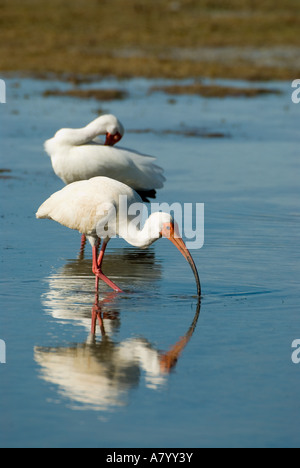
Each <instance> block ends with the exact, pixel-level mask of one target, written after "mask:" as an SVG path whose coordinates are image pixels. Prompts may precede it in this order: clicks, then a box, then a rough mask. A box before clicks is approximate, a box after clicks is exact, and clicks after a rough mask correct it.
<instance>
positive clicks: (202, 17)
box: [0, 0, 300, 79]
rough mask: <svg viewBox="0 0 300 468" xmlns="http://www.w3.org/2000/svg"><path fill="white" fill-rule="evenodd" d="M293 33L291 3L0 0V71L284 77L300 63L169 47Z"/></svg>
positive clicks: (270, 41)
mask: <svg viewBox="0 0 300 468" xmlns="http://www.w3.org/2000/svg"><path fill="white" fill-rule="evenodd" d="M299 30H300V15H299V0H285V1H284V2H283V1H282V0H52V1H51V2H44V1H42V0H0V70H2V71H29V72H43V73H44V72H54V73H59V74H60V73H73V74H98V75H111V74H113V75H116V76H119V77H131V76H147V77H154V76H166V77H174V78H183V77H187V76H224V77H235V78H238V77H240V78H250V79H257V78H263V79H268V78H276V79H281V78H287V77H288V78H289V77H295V76H296V75H297V73H295V72H296V71H298V70H299V72H300V65H299V66H298V68H297V65H295V64H294V63H293V64H291V65H289V64H284V65H283V66H276V65H274V66H270V65H264V64H261V63H259V64H256V63H255V61H254V63H252V62H251V63H250V62H249V60H243V59H239V60H238V61H233V62H230V63H226V60H224V61H220V60H215V61H214V60H213V61H211V60H204V61H202V60H201V57H200V58H199V60H187V59H183V60H180V61H178V60H177V59H176V57H174V50H177V49H181V50H182V49H186V48H188V49H197V48H200V49H201V48H206V47H221V48H224V47H229V46H230V47H232V46H234V47H239V48H243V47H253V48H254V49H256V48H258V49H259V48H261V47H269V48H270V49H272V48H274V47H279V46H280V47H282V46H284V47H292V46H293V47H299ZM224 50H225V51H226V49H224ZM175 55H176V54H175Z"/></svg>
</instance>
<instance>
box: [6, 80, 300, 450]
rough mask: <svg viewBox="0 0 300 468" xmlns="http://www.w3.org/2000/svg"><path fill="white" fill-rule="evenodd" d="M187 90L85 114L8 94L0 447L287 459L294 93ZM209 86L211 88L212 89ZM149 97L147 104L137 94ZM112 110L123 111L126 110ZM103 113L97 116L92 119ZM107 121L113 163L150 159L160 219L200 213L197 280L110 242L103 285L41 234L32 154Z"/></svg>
mask: <svg viewBox="0 0 300 468" xmlns="http://www.w3.org/2000/svg"><path fill="white" fill-rule="evenodd" d="M178 84H179V85H182V86H188V85H192V84H193V83H191V82H190V81H189V80H184V81H180V82H178V81H176V82H173V81H172V80H143V79H136V80H128V81H126V80H125V81H124V80H123V81H117V80H107V81H102V82H98V83H85V84H83V85H81V86H80V88H81V89H84V90H88V89H93V88H97V89H104V90H105V89H112V88H113V89H117V90H120V91H121V92H124V91H125V92H126V96H127V97H126V98H125V99H122V100H119V99H115V100H112V101H105V102H103V104H102V102H99V101H98V100H95V99H93V98H91V99H76V97H74V96H69V97H64V96H61V95H58V93H57V95H51V96H50V95H48V96H45V92H47V90H49V89H57V90H59V91H61V92H65V91H69V90H70V89H73V85H71V84H69V83H63V82H53V81H51V82H48V81H47V80H40V81H39V80H33V79H18V78H16V77H11V78H9V79H7V90H8V95H7V104H6V105H2V106H1V108H0V111H1V130H0V132H1V134H0V138H1V164H0V169H1V170H0V188H1V212H0V216H1V225H2V228H1V282H0V286H1V291H0V294H1V314H0V339H2V340H4V341H5V343H6V364H1V365H0V374H1V385H0V412H1V423H0V445H1V446H9V447H16V446H22V447H23V446H24V447H76V446H82V447H90V446H93V447H203V446H207V447H216V446H224V447H232V446H238V447H242V446H243V447H249V446H257V447H261V446H263V447H266V446H267V447H278V446H284V447H289V446H299V442H300V440H299V434H298V432H299V431H298V419H299V416H300V408H299V406H300V405H299V395H298V394H299V392H298V388H299V382H300V374H299V372H300V364H299V365H297V364H294V363H293V362H292V359H291V356H292V352H293V349H292V348H291V345H292V342H293V340H295V339H300V336H299V335H300V332H299V329H300V318H299V299H300V293H299V252H298V250H299V227H300V217H299V154H298V151H299V150H298V149H299V110H300V107H299V106H297V105H295V104H293V103H292V101H291V87H290V83H269V84H262V83H258V84H255V83H251V84H249V83H243V82H230V81H226V82H223V81H217V82H213V84H214V85H222V86H223V85H224V86H234V87H241V88H249V87H253V88H255V87H257V88H260V89H261V88H262V87H263V88H265V89H269V90H272V91H273V90H274V89H275V90H278V91H279V93H275V94H274V93H270V94H266V93H258V94H257V95H255V93H254V97H252V98H249V97H243V96H242V97H241V96H238V97H237V96H235V97H233V96H231V97H225V98H219V97H214V98H207V97H203V96H196V95H189V94H187V95H185V94H180V95H178V94H177V95H176V94H175V95H173V94H172V95H169V94H166V93H165V92H164V91H163V90H162V88H163V87H166V86H174V85H178ZM208 84H210V83H208ZM154 87H156V88H160V90H159V89H157V91H156V92H153V91H152V92H151V94H150V90H151V89H153V88H154ZM122 96H123V94H122ZM100 107H101V108H100ZM99 112H102V113H103V112H112V113H115V114H116V115H117V116H118V117H119V118H120V120H121V121H122V122H123V124H124V125H125V128H126V129H127V130H128V131H127V133H126V135H125V137H124V139H123V140H122V146H125V147H129V148H134V149H137V150H139V151H141V152H143V153H148V154H153V155H156V156H157V158H158V162H159V164H160V165H161V166H163V167H164V168H165V175H166V178H167V182H166V185H165V188H164V189H163V190H161V191H160V192H159V194H158V199H157V201H158V202H168V203H174V202H180V203H193V204H196V203H204V204H205V243H204V246H203V247H202V248H201V249H197V250H193V249H192V250H191V252H192V255H193V257H194V259H195V262H196V264H197V266H198V269H199V274H200V278H201V282H202V289H203V298H202V300H201V304H198V301H197V298H196V296H195V294H196V289H195V284H194V278H193V274H192V272H191V271H190V268H189V266H188V265H186V264H185V262H184V260H183V258H182V257H181V256H180V254H179V253H178V252H177V251H176V250H175V249H174V248H173V246H172V245H171V244H170V245H169V243H168V242H167V241H163V240H162V241H160V242H158V243H157V244H156V245H154V246H153V247H151V248H150V249H149V250H147V251H139V250H138V249H135V248H132V247H130V246H127V245H126V244H125V243H124V242H123V241H122V240H119V239H117V240H112V241H111V244H110V245H109V248H108V255H107V258H106V262H105V273H106V274H107V275H108V276H110V277H111V278H112V279H113V280H115V281H116V282H117V283H118V284H119V285H120V286H121V287H122V288H123V289H124V290H125V293H124V294H121V295H115V294H114V293H112V292H111V291H109V290H108V289H107V287H106V286H105V285H103V286H101V290H100V294H99V298H98V300H97V299H96V298H95V294H94V279H93V276H92V274H91V269H90V267H91V252H90V251H89V249H87V252H86V257H85V258H84V259H79V258H78V250H79V245H80V236H79V234H78V233H77V232H73V231H69V230H68V229H65V228H63V227H61V226H60V225H58V224H56V223H54V222H50V221H38V220H36V219H35V212H36V210H37V208H38V207H39V205H40V204H41V203H42V202H43V201H44V200H45V199H46V198H47V197H48V196H49V195H50V194H52V193H53V192H54V191H56V190H59V189H60V188H62V183H61V181H60V180H59V179H57V177H56V176H55V175H54V173H53V171H52V168H51V165H50V160H49V159H48V157H47V156H46V154H45V153H44V152H43V142H44V141H45V140H46V139H47V138H49V137H51V136H52V135H53V134H54V132H55V131H56V130H57V129H59V128H61V127H67V126H69V127H80V126H83V125H85V124H86V123H88V122H89V121H91V120H92V119H93V118H95V117H96V115H97V114H98V113H99Z"/></svg>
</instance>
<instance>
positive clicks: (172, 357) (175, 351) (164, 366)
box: [160, 297, 201, 373]
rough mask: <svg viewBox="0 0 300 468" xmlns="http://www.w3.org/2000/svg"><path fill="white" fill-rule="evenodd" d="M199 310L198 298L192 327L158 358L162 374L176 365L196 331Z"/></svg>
mask: <svg viewBox="0 0 300 468" xmlns="http://www.w3.org/2000/svg"><path fill="white" fill-rule="evenodd" d="M200 309H201V299H200V297H199V298H198V303H197V309H196V314H195V317H194V319H193V322H192V325H191V326H190V328H189V329H188V331H187V333H186V334H185V335H184V336H183V337H182V338H180V340H179V341H177V343H175V345H174V346H172V348H171V349H170V350H169V351H168V352H167V353H164V354H162V355H161V356H160V370H161V372H163V373H169V372H170V371H171V370H172V369H173V367H174V366H175V365H176V363H177V361H178V359H179V356H180V354H181V353H182V351H183V350H184V348H185V347H186V345H187V344H188V342H189V341H190V339H191V338H192V335H193V333H194V331H195V329H196V325H197V322H198V319H199V315H200Z"/></svg>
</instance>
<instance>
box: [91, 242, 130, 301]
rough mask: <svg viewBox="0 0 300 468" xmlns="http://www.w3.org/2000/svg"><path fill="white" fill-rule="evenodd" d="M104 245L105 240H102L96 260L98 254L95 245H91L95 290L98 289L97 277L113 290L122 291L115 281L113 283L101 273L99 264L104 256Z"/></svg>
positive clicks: (105, 245) (105, 244) (105, 243)
mask: <svg viewBox="0 0 300 468" xmlns="http://www.w3.org/2000/svg"><path fill="white" fill-rule="evenodd" d="M106 247H107V242H106V241H104V242H103V245H102V248H101V252H100V255H99V257H98V260H97V254H98V249H97V246H94V247H93V273H94V274H95V275H96V290H97V291H98V288H99V279H101V280H102V281H104V283H106V284H107V285H108V286H109V287H110V288H112V289H113V290H114V291H116V292H123V291H122V289H120V288H119V287H118V286H117V285H116V284H115V283H113V282H112V281H111V280H110V279H109V278H107V276H105V275H104V274H103V273H102V268H101V266H102V262H103V257H104V253H105V249H106Z"/></svg>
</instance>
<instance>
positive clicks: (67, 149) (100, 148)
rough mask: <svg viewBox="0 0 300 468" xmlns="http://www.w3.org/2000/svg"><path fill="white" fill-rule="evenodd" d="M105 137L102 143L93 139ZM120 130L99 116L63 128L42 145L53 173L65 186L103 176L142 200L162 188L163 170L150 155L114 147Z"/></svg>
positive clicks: (115, 121)
mask: <svg viewBox="0 0 300 468" xmlns="http://www.w3.org/2000/svg"><path fill="white" fill-rule="evenodd" d="M99 135H106V140H105V143H104V144H103V142H100V141H99V140H98V139H97V137H98V136H99ZM123 135H124V127H123V125H122V124H121V123H120V122H119V121H118V119H117V118H116V117H115V116H113V115H103V116H101V117H98V118H97V119H95V120H94V121H93V122H91V123H89V124H88V125H87V126H86V127H84V128H78V129H71V128H63V129H61V130H59V131H58V132H57V133H56V135H55V136H54V137H53V138H51V139H50V140H48V141H46V143H45V150H46V152H47V153H48V154H49V156H50V157H51V162H52V166H53V170H54V172H55V174H56V175H57V176H58V177H60V178H61V179H62V180H63V182H64V183H65V184H71V183H72V182H76V181H78V180H88V179H91V178H93V177H98V176H103V177H109V178H111V179H115V180H118V181H119V182H123V183H124V184H126V185H128V186H129V187H131V188H133V189H134V190H135V191H137V192H138V193H139V194H140V195H141V197H142V199H143V200H144V201H148V198H155V194H156V189H161V188H163V185H164V182H165V178H164V176H163V169H162V168H160V167H159V166H157V165H156V164H155V163H154V161H155V158H153V157H152V156H146V155H144V154H141V153H138V152H136V151H132V150H128V149H124V148H117V147H114V145H115V144H116V143H117V142H118V141H120V139H121V138H122V136H123Z"/></svg>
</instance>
